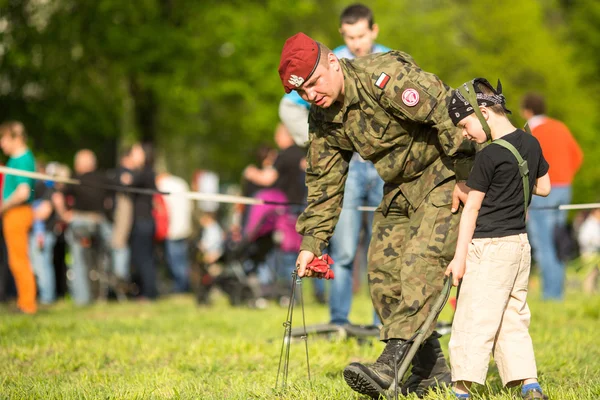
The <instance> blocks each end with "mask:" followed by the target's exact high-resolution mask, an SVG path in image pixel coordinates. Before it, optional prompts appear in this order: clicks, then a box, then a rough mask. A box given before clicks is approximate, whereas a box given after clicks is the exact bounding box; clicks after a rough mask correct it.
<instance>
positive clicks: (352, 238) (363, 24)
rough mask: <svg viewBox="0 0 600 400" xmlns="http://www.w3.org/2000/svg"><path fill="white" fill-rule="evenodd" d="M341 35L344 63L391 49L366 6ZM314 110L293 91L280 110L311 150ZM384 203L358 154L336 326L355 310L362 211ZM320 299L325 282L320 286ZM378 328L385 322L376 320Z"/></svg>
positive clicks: (352, 12)
mask: <svg viewBox="0 0 600 400" xmlns="http://www.w3.org/2000/svg"><path fill="white" fill-rule="evenodd" d="M340 34H341V35H342V38H343V39H344V42H345V45H343V46H339V47H337V48H336V49H334V50H333V52H334V53H335V55H336V56H337V57H338V58H349V59H354V58H356V57H361V56H366V55H369V54H371V53H384V52H387V51H389V50H390V49H389V48H387V47H385V46H382V45H380V44H377V43H375V39H377V35H378V34H379V27H378V26H377V24H376V23H374V19H373V12H372V11H371V10H370V9H369V8H368V7H366V6H364V5H362V4H354V5H351V6H349V7H346V8H345V9H344V10H343V11H342V14H341V15H340ZM309 107H310V105H309V104H308V103H307V102H305V101H304V100H302V98H301V97H300V95H298V93H297V92H296V91H295V90H293V91H291V92H290V93H289V94H286V95H285V96H283V98H282V100H281V103H280V105H279V117H280V119H281V121H282V122H283V123H284V124H285V125H286V126H287V127H288V130H289V131H290V133H291V135H292V137H293V138H294V141H295V142H296V144H298V145H299V146H305V144H306V142H307V141H308V110H309ZM382 197H383V180H382V179H381V178H380V177H379V175H378V174H377V171H376V169H375V166H374V165H373V164H372V163H370V162H366V161H365V160H363V159H362V157H360V156H359V155H358V153H354V156H353V157H352V160H351V161H350V167H349V170H348V179H347V181H346V188H345V190H344V204H343V207H344V209H343V210H342V213H341V215H340V219H339V222H338V223H337V225H336V229H335V233H334V234H333V237H332V238H331V240H330V248H329V254H330V255H331V258H333V261H335V264H334V266H333V270H334V273H335V279H334V280H333V281H332V282H331V292H330V294H329V311H330V318H331V323H333V324H336V325H345V324H348V323H349V321H348V314H349V313H350V306H351V304H352V287H353V285H352V267H353V264H354V258H355V256H356V250H357V248H358V242H359V237H360V232H361V228H362V226H363V218H362V214H361V212H360V211H358V210H357V208H358V207H359V206H372V207H377V206H378V205H379V203H381V199H382ZM372 224H373V214H372V213H369V215H368V223H367V226H366V232H365V238H366V239H367V243H365V245H366V247H367V248H368V245H369V243H368V241H369V240H370V238H371V226H372ZM315 284H316V285H317V295H319V291H320V290H321V287H320V286H319V285H322V281H320V280H317V281H315ZM374 324H375V325H379V324H380V321H379V318H378V317H377V315H375V314H374Z"/></svg>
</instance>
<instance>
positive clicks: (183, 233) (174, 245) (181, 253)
mask: <svg viewBox="0 0 600 400" xmlns="http://www.w3.org/2000/svg"><path fill="white" fill-rule="evenodd" d="M156 187H157V188H158V190H160V191H161V192H167V193H170V195H168V196H165V202H166V204H167V211H168V213H169V230H168V232H167V238H166V240H165V254H166V258H167V264H168V265H169V269H170V270H171V273H172V274H173V278H174V279H175V292H177V293H182V292H185V291H186V290H187V289H188V283H189V278H188V276H189V273H188V270H189V257H188V239H189V237H190V235H191V233H192V202H191V200H190V199H188V198H187V197H186V196H182V195H180V194H179V193H185V192H188V191H189V189H190V187H189V185H188V184H187V182H186V181H185V180H183V179H182V178H179V177H177V176H174V175H171V174H169V173H162V174H159V175H158V176H157V177H156Z"/></svg>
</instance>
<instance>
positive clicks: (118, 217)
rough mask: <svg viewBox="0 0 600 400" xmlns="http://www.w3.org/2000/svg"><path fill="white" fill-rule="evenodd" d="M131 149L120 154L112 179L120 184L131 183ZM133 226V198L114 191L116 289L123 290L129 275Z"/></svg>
mask: <svg viewBox="0 0 600 400" xmlns="http://www.w3.org/2000/svg"><path fill="white" fill-rule="evenodd" d="M130 153H131V149H128V150H126V151H124V152H123V153H122V154H121V158H120V161H119V167H118V168H117V170H116V174H115V176H114V177H113V180H114V181H115V183H116V184H122V183H123V182H122V181H123V180H125V181H127V183H128V184H131V181H132V179H133V178H132V176H133V175H132V174H133V170H134V169H135V164H134V162H133V157H132V156H131V154H130ZM132 226H133V200H132V198H131V195H130V194H129V193H126V192H116V193H115V197H114V210H113V235H112V240H111V245H112V248H113V249H115V250H117V252H116V254H115V258H114V260H113V263H114V265H115V271H120V272H119V273H118V274H116V275H118V277H119V278H118V279H119V280H120V282H118V286H119V288H118V290H119V291H123V292H124V291H125V290H124V286H125V285H126V284H127V283H128V280H129V277H130V271H129V270H130V268H129V265H130V261H131V252H130V249H129V237H130V235H131V229H132Z"/></svg>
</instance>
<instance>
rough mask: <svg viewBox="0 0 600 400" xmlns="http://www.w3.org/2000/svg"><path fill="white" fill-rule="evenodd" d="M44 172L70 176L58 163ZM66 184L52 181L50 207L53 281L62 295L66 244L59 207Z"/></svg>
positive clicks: (65, 267)
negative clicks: (52, 230)
mask: <svg viewBox="0 0 600 400" xmlns="http://www.w3.org/2000/svg"><path fill="white" fill-rule="evenodd" d="M46 172H47V173H48V174H49V175H52V176H55V177H56V178H62V179H68V178H70V177H71V169H70V168H69V167H68V166H66V165H64V164H58V163H51V164H49V165H48V167H46ZM65 187H66V185H65V184H64V183H61V182H55V183H54V191H53V193H52V197H51V200H52V208H53V209H54V212H55V217H56V219H55V222H54V237H55V244H54V252H53V255H52V262H53V265H54V273H55V279H56V280H55V282H56V296H57V297H63V296H65V295H66V294H67V293H68V291H69V287H68V284H67V262H66V254H67V244H66V240H65V232H66V230H67V226H68V225H67V221H65V220H64V219H63V217H64V214H62V215H61V214H60V213H59V211H58V210H59V209H60V210H62V211H64V210H65V205H64V196H63V195H62V192H63V191H64V190H65Z"/></svg>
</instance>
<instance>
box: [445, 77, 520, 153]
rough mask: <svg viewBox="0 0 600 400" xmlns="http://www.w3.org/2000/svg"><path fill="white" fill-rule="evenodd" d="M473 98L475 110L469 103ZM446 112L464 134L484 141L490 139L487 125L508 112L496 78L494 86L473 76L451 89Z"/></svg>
mask: <svg viewBox="0 0 600 400" xmlns="http://www.w3.org/2000/svg"><path fill="white" fill-rule="evenodd" d="M473 92H474V93H473ZM475 102H476V103H477V104H476V105H475V107H477V108H478V109H477V110H476V109H475V108H474V107H473V104H472V103H475ZM477 111H479V113H478V112H477ZM448 114H449V115H450V119H451V120H452V122H453V123H454V125H456V126H457V127H458V128H460V129H461V132H462V135H463V136H464V137H465V138H467V139H469V140H472V141H475V142H477V143H485V142H486V141H488V140H491V137H490V133H489V130H490V129H489V127H490V125H491V126H494V125H495V124H496V123H497V122H499V121H505V120H506V119H507V116H506V115H507V114H511V111H510V110H509V109H507V108H506V98H505V97H504V95H503V94H502V84H501V83H500V81H498V86H497V87H496V89H494V87H493V86H492V85H491V84H490V83H489V82H488V81H487V79H485V78H476V79H474V80H472V81H470V82H467V83H465V84H463V85H461V86H460V87H459V88H458V89H456V90H455V91H454V93H453V95H452V99H451V100H450V104H449V105H448Z"/></svg>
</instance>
